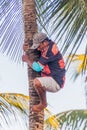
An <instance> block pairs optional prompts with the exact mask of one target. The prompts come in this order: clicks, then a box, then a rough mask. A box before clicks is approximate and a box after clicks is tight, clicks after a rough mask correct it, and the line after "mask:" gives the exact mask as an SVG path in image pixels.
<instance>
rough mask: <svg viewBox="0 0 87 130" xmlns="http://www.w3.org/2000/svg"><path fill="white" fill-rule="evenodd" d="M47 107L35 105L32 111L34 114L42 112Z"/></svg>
mask: <svg viewBox="0 0 87 130" xmlns="http://www.w3.org/2000/svg"><path fill="white" fill-rule="evenodd" d="M46 107H47V104H41V103H40V104H38V105H34V106H33V107H32V111H33V112H41V111H42V110H43V109H44V108H46Z"/></svg>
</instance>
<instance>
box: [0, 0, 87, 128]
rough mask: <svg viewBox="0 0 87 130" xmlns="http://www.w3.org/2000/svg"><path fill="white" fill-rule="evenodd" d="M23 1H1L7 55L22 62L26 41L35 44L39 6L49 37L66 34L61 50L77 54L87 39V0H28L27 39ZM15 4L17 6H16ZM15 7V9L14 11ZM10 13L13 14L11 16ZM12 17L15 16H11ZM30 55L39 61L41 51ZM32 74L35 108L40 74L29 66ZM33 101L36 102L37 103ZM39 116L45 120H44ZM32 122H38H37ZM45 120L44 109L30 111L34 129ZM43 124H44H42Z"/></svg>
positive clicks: (1, 43)
mask: <svg viewBox="0 0 87 130" xmlns="http://www.w3.org/2000/svg"><path fill="white" fill-rule="evenodd" d="M35 2H36V4H35ZM20 3H21V1H17V0H14V1H13V0H12V1H11V4H9V1H5V0H2V1H1V2H0V4H1V8H0V12H1V15H0V20H1V22H0V25H1V26H0V27H1V30H2V32H0V34H1V35H4V37H2V39H0V40H1V41H0V49H1V50H0V51H1V52H5V54H6V55H9V56H10V57H11V58H13V59H14V60H16V61H19V59H20V56H21V55H22V45H23V40H24V39H25V40H26V41H28V42H29V44H32V37H33V34H34V33H35V32H37V25H36V11H35V6H36V7H37V8H36V9H37V14H38V15H37V16H38V23H40V24H39V25H42V27H43V28H44V29H45V30H46V29H48V27H49V28H50V29H48V32H50V33H49V36H50V35H51V34H53V36H55V39H56V41H58V42H59V41H60V39H61V38H62V37H63V36H64V38H65V39H64V40H63V41H62V44H61V48H60V49H61V51H62V52H63V53H64V54H65V52H66V50H69V49H70V50H71V51H70V54H71V53H72V52H73V53H75V52H76V50H77V49H78V47H79V46H80V44H81V43H82V40H83V39H84V36H85V34H86V30H87V3H86V1H85V0H74V1H73V2H72V0H62V1H61V0H59V1H58V0H51V1H50V2H49V0H44V1H43V0H37V1H34V0H24V1H23V7H24V17H23V19H24V30H25V38H23V30H22V31H21V32H22V34H21V35H20V33H19V30H18V25H19V26H20V28H21V27H23V22H22V13H21V10H22V9H21V7H22V5H21V4H20ZM15 4H16V7H14V5H15ZM12 9H14V11H13V10H12ZM19 9H20V13H19ZM10 12H11V14H10V15H9V13H10ZM14 12H15V13H14ZM11 16H13V17H12V18H11ZM40 16H42V17H40ZM10 18H11V19H10ZM15 18H16V20H15ZM19 19H20V20H19ZM3 21H4V22H3ZM19 21H20V22H19ZM12 22H14V23H15V26H14V27H13V26H12ZM19 23H20V24H19ZM4 25H5V26H4ZM48 25H49V26H48ZM53 25H54V26H53ZM15 27H17V28H16V30H17V33H16V32H15V31H14V28H15ZM12 32H13V33H12ZM12 34H13V38H12ZM21 36H22V38H21ZM19 37H20V38H19ZM19 50H20V51H19ZM20 52H21V53H20ZM28 54H29V56H30V57H32V59H35V60H37V59H38V56H39V54H37V52H36V51H29V52H28ZM28 76H29V84H30V85H29V86H30V90H29V92H30V97H31V102H30V107H31V105H33V104H34V103H36V100H34V99H37V102H38V97H37V94H36V93H35V91H34V90H32V89H33V87H32V86H33V83H32V80H33V78H35V77H36V76H37V74H36V73H35V72H33V71H32V70H31V69H30V68H29V67H28ZM33 76H34V77H33ZM33 91H34V92H33ZM32 101H34V103H33V102H32ZM32 115H33V116H32ZM32 117H34V118H32ZM36 117H37V118H36ZM39 119H41V121H40V120H39ZM32 122H33V123H35V124H33V123H32ZM42 122H43V112H42V113H40V114H39V115H37V114H35V113H34V114H32V113H31V111H30V127H31V124H33V126H32V127H33V128H32V127H31V129H30V130H34V129H35V130H36V129H39V127H40V128H41V129H42V128H43V125H42ZM39 123H40V124H41V125H39Z"/></svg>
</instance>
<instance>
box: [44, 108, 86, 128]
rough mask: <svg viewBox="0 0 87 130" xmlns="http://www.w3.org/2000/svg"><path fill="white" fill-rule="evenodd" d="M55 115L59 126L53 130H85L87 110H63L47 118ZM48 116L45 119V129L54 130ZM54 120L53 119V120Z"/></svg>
mask: <svg viewBox="0 0 87 130" xmlns="http://www.w3.org/2000/svg"><path fill="white" fill-rule="evenodd" d="M53 117H55V120H56V121H57V123H58V124H59V125H60V128H56V129H55V130H78V129H79V130H82V129H83V130H86V129H87V110H71V111H65V112H62V113H59V114H56V115H52V116H51V117H49V118H53ZM49 118H48V119H47V120H46V122H47V124H45V125H46V127H47V128H46V129H48V130H54V128H53V127H52V126H51V123H50V121H49ZM55 120H54V121H55Z"/></svg>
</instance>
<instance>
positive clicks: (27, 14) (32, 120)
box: [23, 0, 44, 130]
mask: <svg viewBox="0 0 87 130" xmlns="http://www.w3.org/2000/svg"><path fill="white" fill-rule="evenodd" d="M23 12H24V30H25V40H26V41H28V43H29V45H32V38H33V35H34V33H36V32H37V22H36V10H35V1H34V0H24V1H23ZM28 55H29V57H30V58H32V60H35V61H37V60H38V58H39V56H40V54H39V53H38V52H37V51H36V50H29V52H28ZM37 76H38V77H39V76H40V74H38V73H36V72H35V71H33V70H32V69H31V68H30V67H29V66H28V79H29V96H30V102H29V130H43V124H44V111H42V112H40V113H33V112H32V110H31V108H32V105H35V104H38V103H39V97H38V95H37V93H36V91H35V89H34V84H33V79H34V78H35V77H37Z"/></svg>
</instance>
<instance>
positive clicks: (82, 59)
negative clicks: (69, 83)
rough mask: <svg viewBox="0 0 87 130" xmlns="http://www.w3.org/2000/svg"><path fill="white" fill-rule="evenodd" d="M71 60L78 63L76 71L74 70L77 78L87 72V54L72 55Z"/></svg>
mask: <svg viewBox="0 0 87 130" xmlns="http://www.w3.org/2000/svg"><path fill="white" fill-rule="evenodd" d="M68 58H69V60H71V62H73V63H74V64H76V71H75V72H74V77H75V79H76V77H77V76H79V75H80V74H85V73H86V71H87V54H86V53H85V54H79V55H70V56H68Z"/></svg>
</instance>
